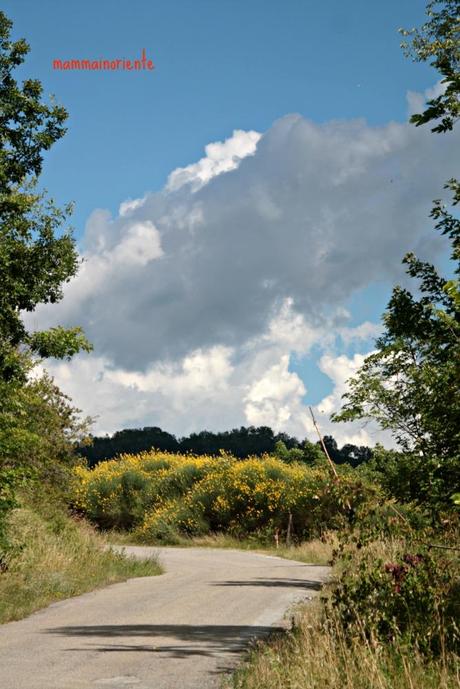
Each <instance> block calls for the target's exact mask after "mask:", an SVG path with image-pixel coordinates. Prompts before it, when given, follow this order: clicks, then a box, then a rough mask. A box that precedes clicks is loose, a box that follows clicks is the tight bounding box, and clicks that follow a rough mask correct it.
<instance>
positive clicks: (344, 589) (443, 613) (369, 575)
mask: <svg viewBox="0 0 460 689" xmlns="http://www.w3.org/2000/svg"><path fill="white" fill-rule="evenodd" d="M417 545H418V547H417ZM459 594H460V586H459V578H458V558H456V557H454V556H452V555H451V554H450V553H448V554H445V553H444V552H441V553H439V552H434V551H430V549H429V548H428V547H426V546H424V545H421V544H414V543H411V542H410V541H406V542H404V541H402V542H399V543H395V542H393V543H391V542H388V543H387V544H385V545H382V544H381V543H380V544H379V543H375V542H374V543H373V544H369V545H368V546H366V547H365V548H363V549H362V550H361V552H359V551H356V550H355V551H353V552H352V553H350V552H349V553H348V558H347V559H346V564H345V566H344V568H343V571H342V573H341V576H340V578H339V580H338V582H337V584H336V586H335V588H334V589H333V591H332V595H331V598H330V600H329V601H328V605H329V610H331V608H332V609H333V612H334V617H336V616H337V615H338V617H339V620H340V623H341V625H342V627H343V628H344V630H345V632H346V633H349V634H350V635H353V632H355V633H357V634H361V635H362V634H364V635H365V636H366V638H367V639H370V640H371V641H372V642H374V643H379V642H382V643H385V644H387V643H389V642H395V641H396V640H398V641H399V642H400V641H403V642H407V644H408V645H410V646H411V647H416V648H418V650H419V651H420V652H422V653H434V654H440V653H441V651H443V650H445V648H446V647H447V648H450V649H451V650H455V649H457V648H458V642H459V636H458V632H459V630H458V628H457V624H458V620H459V619H460V617H459V616H460V595H459Z"/></svg>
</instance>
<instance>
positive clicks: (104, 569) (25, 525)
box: [0, 508, 161, 622]
mask: <svg viewBox="0 0 460 689" xmlns="http://www.w3.org/2000/svg"><path fill="white" fill-rule="evenodd" d="M9 537H10V541H11V543H12V545H13V550H12V553H11V555H10V558H9V562H8V569H7V571H6V572H3V573H2V574H0V622H8V621H10V620H18V619H21V618H22V617H25V616H26V615H28V614H30V613H31V612H33V611H34V610H37V609H39V608H42V607H44V606H46V605H48V604H49V603H51V602H53V601H56V600H60V599H62V598H68V597H70V596H76V595H79V594H80V593H84V592H86V591H90V590H92V589H94V588H97V587H99V586H105V585H107V584H112V583H115V582H117V581H123V580H125V579H128V578H129V577H139V576H152V575H155V574H160V573H161V568H160V566H159V565H158V562H157V561H156V560H155V559H152V560H146V561H137V560H134V559H133V558H127V557H124V556H122V555H120V554H118V553H114V552H112V551H110V550H107V549H106V548H105V546H106V541H105V539H104V538H102V537H101V536H99V535H97V534H96V533H95V532H94V530H93V529H92V528H91V527H90V526H89V525H88V524H86V523H85V522H83V521H79V522H76V521H74V520H73V519H71V518H70V517H68V516H67V515H66V514H65V513H63V512H61V513H60V512H58V511H56V512H55V513H54V514H53V516H52V518H50V517H48V518H46V517H43V516H41V515H39V514H38V513H37V512H36V511H34V510H32V509H30V508H23V509H17V510H14V511H13V513H12V515H11V517H10V525H9Z"/></svg>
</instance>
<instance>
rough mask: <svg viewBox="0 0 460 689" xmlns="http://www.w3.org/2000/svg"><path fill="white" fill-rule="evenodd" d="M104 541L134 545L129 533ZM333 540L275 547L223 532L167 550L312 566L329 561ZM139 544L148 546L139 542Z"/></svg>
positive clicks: (180, 541) (181, 539)
mask: <svg viewBox="0 0 460 689" xmlns="http://www.w3.org/2000/svg"><path fill="white" fill-rule="evenodd" d="M106 538H107V539H108V541H109V542H110V543H113V544H117V545H135V544H136V543H137V541H136V540H135V539H134V538H133V535H132V534H131V533H129V532H126V531H125V532H123V531H111V532H108V533H107V535H106ZM335 542H336V538H335V535H334V533H333V532H330V533H328V534H326V537H325V538H324V539H323V540H322V539H319V538H317V539H313V540H311V541H306V542H304V543H300V544H298V545H290V546H286V545H280V546H279V548H276V547H275V545H273V546H269V545H267V544H266V543H263V542H262V541H260V540H257V539H256V538H245V539H238V538H235V537H234V536H230V535H229V534H225V533H215V534H207V535H205V536H196V537H194V538H186V537H184V536H182V537H179V538H178V542H177V543H175V544H174V545H171V546H168V547H173V548H174V547H180V548H187V547H188V548H192V547H195V548H229V549H235V550H252V551H256V552H258V553H264V554H266V555H276V556H278V557H283V558H286V559H287V560H297V561H298V562H306V563H310V564H316V565H327V564H329V562H330V561H331V558H332V550H333V548H334V545H335ZM142 545H149V544H148V543H145V541H142ZM151 545H157V546H161V547H163V546H165V545H167V544H164V543H161V542H152V543H151Z"/></svg>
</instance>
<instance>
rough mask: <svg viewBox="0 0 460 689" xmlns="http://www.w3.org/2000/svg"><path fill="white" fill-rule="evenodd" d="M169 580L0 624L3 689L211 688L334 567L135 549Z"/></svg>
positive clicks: (246, 555)
mask: <svg viewBox="0 0 460 689" xmlns="http://www.w3.org/2000/svg"><path fill="white" fill-rule="evenodd" d="M126 550H127V551H128V552H129V553H131V554H134V555H136V557H145V556H149V555H150V554H151V553H152V552H156V553H158V555H159V557H160V562H161V563H162V564H163V566H164V568H165V570H166V571H165V574H163V575H160V576H157V577H146V578H137V579H130V580H129V581H127V582H125V583H121V584H114V585H112V586H108V587H106V588H104V589H100V590H98V591H93V592H91V593H87V594H84V595H82V596H78V597H76V598H70V599H68V600H65V601H61V602H59V603H54V604H53V605H51V606H49V607H48V608H45V609H43V610H40V611H39V612H37V613H34V614H33V615H31V616H30V617H28V618H26V619H24V620H20V621H19V622H10V623H8V624H5V625H2V626H0V687H1V689H125V688H126V687H128V688H129V687H132V689H214V688H218V687H219V686H220V684H221V681H222V675H223V674H224V673H227V672H230V671H231V670H232V668H234V667H235V665H236V664H237V663H238V662H239V660H240V659H241V654H242V653H243V652H244V650H245V648H247V646H248V644H249V643H250V641H251V640H252V639H254V638H255V637H263V636H265V635H267V634H268V633H270V632H271V631H273V629H274V628H276V627H281V626H283V617H284V615H285V613H286V611H287V610H288V609H289V607H290V606H291V605H292V604H293V603H295V602H296V601H298V600H301V599H305V598H307V597H312V596H314V595H315V594H317V592H318V590H319V589H320V587H321V583H322V582H323V581H325V579H326V578H327V576H328V571H329V569H328V568H327V567H321V566H318V565H305V564H303V563H300V562H293V561H289V560H283V559H281V558H277V557H270V556H266V555H259V554H256V553H251V552H242V551H237V550H218V549H207V548H141V547H139V548H137V547H128V548H126Z"/></svg>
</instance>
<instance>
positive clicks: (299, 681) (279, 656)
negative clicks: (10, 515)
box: [224, 603, 460, 689]
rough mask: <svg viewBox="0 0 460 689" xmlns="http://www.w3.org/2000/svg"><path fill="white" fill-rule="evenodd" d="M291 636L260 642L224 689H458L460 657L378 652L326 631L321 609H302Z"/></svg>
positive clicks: (333, 630) (403, 650)
mask: <svg viewBox="0 0 460 689" xmlns="http://www.w3.org/2000/svg"><path fill="white" fill-rule="evenodd" d="M297 615H298V616H297V621H296V624H295V626H294V628H293V630H292V631H290V632H288V633H287V634H282V635H277V636H275V637H274V638H272V640H270V641H268V642H259V643H258V644H257V645H256V646H255V647H254V649H253V650H252V651H251V653H250V655H249V658H248V660H247V661H246V662H245V663H244V664H243V665H242V666H240V668H239V669H237V671H236V672H235V674H234V675H233V676H232V677H231V678H229V679H226V680H225V682H224V687H225V689H325V688H330V689H335V688H336V687H337V688H339V687H340V689H454V688H455V689H458V688H459V687H460V678H459V664H458V660H459V659H458V657H456V656H454V655H453V654H451V655H449V654H447V653H446V654H444V656H443V657H442V658H440V659H429V660H427V659H426V658H423V657H422V656H421V655H419V654H418V653H417V652H416V651H415V650H414V649H413V648H411V649H407V648H405V647H402V646H398V645H394V646H392V647H390V646H388V647H382V646H379V647H375V646H374V647H373V646H372V645H371V644H370V643H369V642H368V641H366V640H365V639H363V638H361V637H360V638H353V639H350V638H345V636H344V633H343V631H341V629H340V626H339V624H338V623H337V624H336V625H335V628H334V624H333V625H332V627H331V628H330V629H326V628H325V626H324V625H323V624H322V622H321V604H319V603H316V604H309V605H303V606H302V607H301V608H300V613H299V612H298V613H297Z"/></svg>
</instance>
